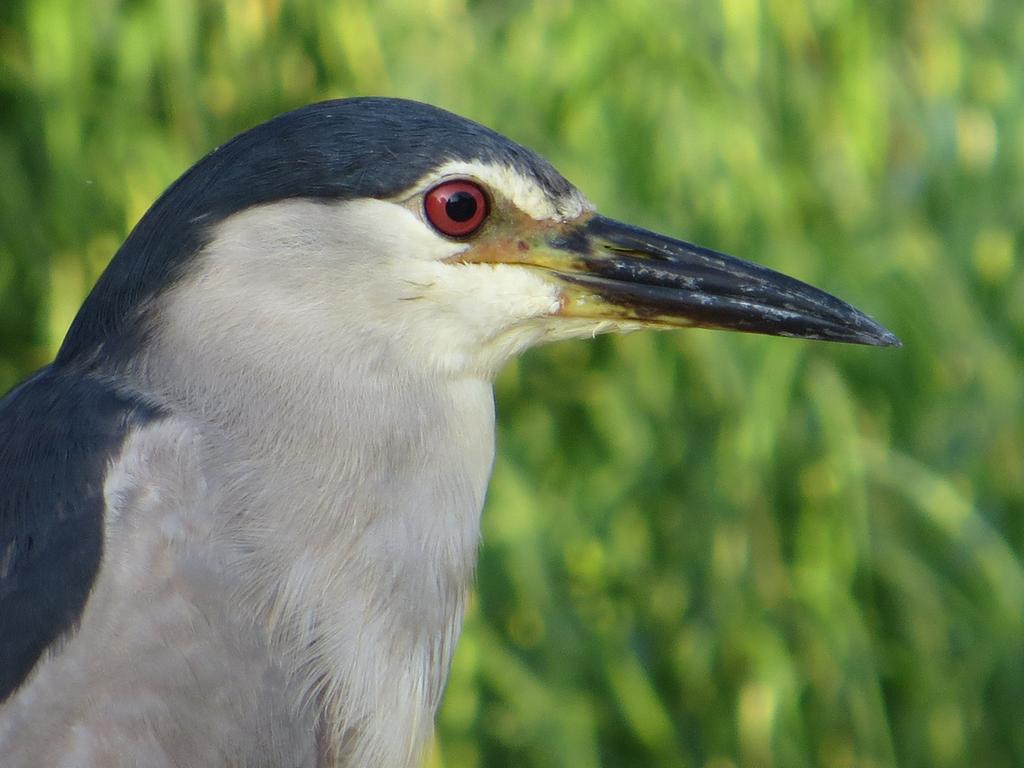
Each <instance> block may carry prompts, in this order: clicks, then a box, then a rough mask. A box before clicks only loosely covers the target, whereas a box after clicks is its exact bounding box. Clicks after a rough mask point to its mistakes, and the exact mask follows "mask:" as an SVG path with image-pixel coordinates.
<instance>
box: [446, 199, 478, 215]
mask: <svg viewBox="0 0 1024 768" xmlns="http://www.w3.org/2000/svg"><path fill="white" fill-rule="evenodd" d="M444 212H445V213H447V214H448V218H450V219H451V220H452V221H469V220H470V219H472V218H473V216H474V214H476V198H475V197H473V195H471V194H470V193H469V192H456V193H455V194H454V195H452V196H451V197H449V198H448V201H447V202H446V203H445V204H444Z"/></svg>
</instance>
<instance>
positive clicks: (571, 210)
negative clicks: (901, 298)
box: [0, 97, 900, 768]
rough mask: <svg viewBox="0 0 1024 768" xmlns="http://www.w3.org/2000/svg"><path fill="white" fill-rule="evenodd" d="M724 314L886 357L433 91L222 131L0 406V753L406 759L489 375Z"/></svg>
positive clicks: (418, 724)
mask: <svg viewBox="0 0 1024 768" xmlns="http://www.w3.org/2000/svg"><path fill="white" fill-rule="evenodd" d="M692 327H696V328H710V329H724V330H731V331H741V332H748V333H759V334H769V335H777V336H789V337H794V338H800V339H817V340H824V341H833V342H848V343H853V344H863V345H873V346H881V347H886V346H889V347H894V346H899V343H900V342H899V340H898V339H897V338H896V336H895V335H893V334H892V333H891V332H890V331H888V330H886V329H885V328H884V327H883V326H881V325H880V324H878V323H877V322H875V321H874V320H872V319H871V318H870V317H868V316H867V315H866V314H864V313H862V312H860V311H859V310H857V309H855V308H853V307H852V306H850V305H849V304H847V303H845V302H844V301H841V300H840V299H838V298H835V297H833V296H832V295H830V294H828V293H825V292H824V291H821V290H819V289H817V288H814V287H812V286H810V285H808V284H806V283H803V282H800V281H799V280H796V279H794V278H791V277H788V276H785V275H783V274H780V273H778V272H775V271H772V270H770V269H768V268H766V267H763V266H759V265H756V264H754V263H751V262H747V261H743V260H740V259H738V258H734V257H731V256H728V255H725V254H722V253H718V252H716V251H713V250H710V249H706V248H703V247H699V246H696V245H693V244H690V243H687V242H685V241H682V240H677V239H674V238H672V237H668V236H665V235H661V234H657V233H654V232H651V231H647V230H644V229H641V228H638V227H634V226H631V225H629V224H625V223H621V222H618V221H615V220H613V219H611V218H607V217H605V216H602V215H601V214H599V213H598V212H597V211H596V210H595V207H594V206H593V205H592V204H591V203H590V202H589V201H588V199H587V198H586V197H585V196H584V194H583V193H582V192H580V191H579V190H578V189H577V188H576V187H575V186H573V185H572V184H571V183H570V182H569V181H567V180H566V179H565V178H564V177H563V176H562V175H561V174H560V173H559V172H558V171H556V170H555V168H554V167H553V166H552V165H551V164H549V163H548V162H547V161H546V160H545V159H543V158H542V157H541V156H540V155H538V154H536V153H534V152H533V151H531V150H529V149H527V148H525V147H523V146H521V145H520V144H517V143H515V142H514V141H512V140H510V139H508V138H506V137H504V136H502V135H501V134H499V133H497V132H495V131H493V130H491V129H490V128H487V127H484V126H483V125H481V124H478V123H476V122H473V121H470V120H468V119H465V118H462V117H460V116H457V115H455V114H453V113H450V112H447V111H444V110H442V109H439V108H437V107H434V106H430V105H427V104H424V103H420V102H415V101H409V100H402V99H395V98H383V97H358V98H347V99H338V100H332V101H325V102H320V103H316V104H311V105H308V106H305V107H301V108H299V109H296V110H294V111H291V112H287V113H285V114H282V115H279V116H277V117H275V118H273V119H270V120H269V121H267V122H265V123H262V124H260V125H258V126H256V127H254V128H251V129H249V130H247V131H245V132H243V133H241V134H239V135H238V136H236V137H234V138H233V139H231V140H230V141H228V142H226V143H224V144H223V145H222V146H219V147H217V148H216V149H214V150H212V151H211V152H210V153H209V154H207V155H206V156H205V157H203V158H202V159H201V160H199V161H198V162H197V163H196V164H195V165H193V166H192V167H191V168H190V169H189V170H187V171H186V172H185V173H184V174H183V175H182V176H181V177H180V178H178V180H177V181H175V182H174V183H173V184H171V186H170V187H169V188H168V189H167V190H166V191H165V192H164V193H163V194H162V195H161V196H160V197H159V198H158V199H157V200H156V202H155V203H154V204H153V205H152V207H151V208H150V209H149V210H148V212H146V213H145V215H144V216H143V217H142V218H141V220H140V221H139V222H138V224H137V225H136V226H135V227H134V229H133V230H132V231H131V232H130V234H129V235H128V237H127V239H126V240H125V241H124V243H123V245H121V247H120V248H119V249H118V250H117V252H116V253H115V254H114V256H113V258H112V260H111V262H110V264H109V265H108V267H107V268H106V269H105V271H103V273H102V274H101V276H100V277H99V279H98V281H97V282H96V284H95V286H94V287H93V288H92V290H91V292H90V293H89V294H88V296H87V297H86V298H85V300H84V302H83V304H82V306H81V308H80V311H79V312H78V313H77V315H76V316H75V318H74V320H73V322H72V323H71V326H70V328H69V330H68V332H67V335H66V337H65V338H64V340H63V343H62V344H61V346H60V347H59V350H58V352H57V354H56V356H55V358H54V360H53V362H51V363H50V364H49V365H46V366H45V367H43V368H42V369H40V370H39V371H37V372H36V373H35V374H33V375H31V376H30V377H29V378H27V379H26V380H25V381H23V382H22V383H20V384H18V385H16V386H15V387H14V388H13V389H12V390H11V391H10V392H8V393H7V394H6V395H5V396H4V397H3V399H2V400H0V477H2V478H3V482H2V485H0V616H2V620H0V701H2V703H0V757H2V760H0V761H2V763H3V765H5V766H9V767H11V768H14V767H27V766H56V765H67V766H75V767H76V768H84V767H86V766H104V767H107V768H109V767H111V766H144V767H149V766H246V767H248V766H289V767H292V766H294V767H305V766H317V767H319V768H326V767H327V766H349V767H352V766H360V767H362V766H373V767H381V768H406V767H408V766H414V765H417V764H418V763H419V761H420V760H421V759H422V758H423V755H424V750H425V745H427V744H428V742H429V740H430V738H431V735H432V729H433V720H434V715H435V713H436V711H437V709H438V706H439V703H440V701H441V698H442V692H443V689H444V685H445V679H446V676H447V673H448V670H449V665H450V663H451V659H452V654H453V651H454V649H455V647H456V643H457V640H458V637H459V633H460V629H461V625H462V619H463V613H464V610H465V607H466V601H467V595H468V594H469V593H470V590H471V589H472V583H473V576H474V568H475V564H476V559H477V550H478V545H479V529H480V517H481V512H482V508H483V505H484V500H485V494H486V490H487V485H488V481H489V476H490V473H491V468H492V464H493V460H494V450H495V448H494V430H495V411H494V395H493V386H492V382H493V380H494V378H495V376H496V375H497V373H498V371H499V370H500V369H501V368H502V366H504V365H505V364H506V363H508V362H509V361H510V360H512V359H513V358H515V357H516V356H518V355H519V354H521V353H523V352H524V351H526V350H527V349H529V348H531V347H535V346H537V345H539V344H543V343H548V342H553V341H557V340H563V339H574V338H580V339H583V338H590V337H593V336H596V335H598V334H603V333H608V332H625V331H635V330H640V329H673V328H692Z"/></svg>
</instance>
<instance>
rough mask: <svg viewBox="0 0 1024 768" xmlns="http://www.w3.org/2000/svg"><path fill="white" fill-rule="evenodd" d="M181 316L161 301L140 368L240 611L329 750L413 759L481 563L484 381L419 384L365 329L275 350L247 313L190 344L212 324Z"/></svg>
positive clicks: (486, 430)
mask: <svg viewBox="0 0 1024 768" xmlns="http://www.w3.org/2000/svg"><path fill="white" fill-rule="evenodd" d="M180 309H181V311H175V310H174V308H173V306H172V307H171V309H169V310H167V311H166V312H165V316H164V319H165V321H166V322H165V323H163V324H162V325H163V326H164V330H163V332H162V334H161V336H160V337H159V338H158V339H156V341H155V343H154V344H153V347H152V352H151V354H150V356H149V357H148V358H146V360H145V361H144V362H143V363H142V365H141V370H140V371H138V373H139V374H141V377H142V379H143V380H145V381H146V382H148V387H149V389H150V394H152V395H153V396H155V397H156V398H158V399H159V400H160V401H162V402H164V403H167V404H169V405H170V407H171V408H172V409H173V410H174V411H175V412H177V413H180V414H183V415H186V416H187V417H188V419H189V420H190V421H192V422H193V423H194V424H195V425H196V426H197V427H198V429H199V430H200V432H201V434H202V435H203V443H204V450H205V451H206V453H207V455H206V456H205V457H204V463H205V466H208V467H210V473H209V482H211V484H212V485H215V486H216V493H217V494H218V495H219V496H220V502H219V503H218V505H217V509H216V512H215V514H216V515H217V516H218V519H217V520H216V521H215V527H216V529H217V530H218V531H219V533H218V536H219V537H220V544H219V549H220V550H222V551H223V552H225V557H226V558H227V559H228V560H229V561H230V568H231V570H232V572H233V573H234V574H235V575H236V576H237V578H238V581H237V584H238V588H237V591H238V594H237V606H238V608H239V610H240V611H241V612H242V613H243V616H248V617H250V618H251V619H253V620H255V621H257V622H258V623H259V624H260V625H262V626H263V627H264V628H265V629H266V631H267V633H268V636H269V637H270V638H271V641H272V642H273V643H274V644H275V645H276V647H277V648H278V653H279V654H280V655H281V657H282V658H283V659H284V660H285V662H286V665H287V664H288V663H289V662H291V664H290V672H291V674H292V675H294V676H295V678H296V679H297V680H298V685H297V686H295V687H296V688H297V689H299V690H301V691H302V692H303V695H304V696H305V697H307V700H308V702H311V703H313V705H314V707H315V708H316V709H317V710H318V711H319V712H320V713H321V722H322V723H327V724H329V725H328V726H327V727H326V730H325V732H324V738H325V741H326V748H327V750H328V751H329V752H333V753H334V754H335V756H337V757H338V758H339V759H342V761H343V762H344V763H345V764H352V765H375V766H405V765H409V764H411V762H413V761H415V759H416V758H417V756H418V753H419V750H420V748H421V746H422V744H423V743H424V741H425V740H426V738H427V737H428V736H429V733H430V729H431V724H432V720H433V715H434V712H435V710H436V708H437V705H438V702H439V699H440V694H441V690H442V688H443V685H444V680H445V677H446V675H447V671H448V667H449V663H450V660H451V655H452V652H453V650H454V645H455V641H456V639H457V636H458V634H459V631H460V628H461V623H462V614H463V606H464V599H465V595H466V591H467V589H468V587H469V584H470V581H471V579H472V574H473V569H474V566H475V562H476V551H477V542H478V538H479V517H480V511H481V508H482V506H483V501H484V494H485V490H486V485H487V481H488V478H489V475H490V471H491V466H492V462H493V442H494V413H493V400H492V391H491V385H490V383H489V382H487V381H483V380H481V379H476V378H457V379H445V378H440V379H438V378H432V379H430V380H428V379H427V378H425V377H422V375H421V374H417V373H416V372H415V371H414V370H412V366H409V364H408V363H407V362H404V361H403V360H402V356H401V354H400V351H399V350H394V349H390V348H389V345H388V343H387V340H386V339H384V340H382V339H379V338H378V339H374V338H371V336H370V335H363V336H361V337H360V338H358V339H357V340H356V341H353V339H352V335H351V334H344V333H342V334H341V335H342V336H343V337H345V338H346V339H347V340H346V342H345V344H346V348H345V350H344V352H343V353H341V352H338V354H337V355H335V354H333V352H334V350H331V349H330V348H324V347H323V346H321V345H317V344H314V343H311V342H310V341H309V340H308V339H300V338H293V339H290V340H287V341H286V342H285V344H283V345H282V344H281V343H280V342H281V337H282V329H281V327H280V326H277V327H275V328H274V329H273V331H274V333H270V331H271V329H270V328H261V327H260V324H261V323H267V322H270V321H269V320H261V319H260V318H258V317H254V318H251V323H250V325H249V326H248V327H249V329H250V330H251V333H250V334H249V335H248V339H247V340H246V341H245V342H244V343H239V342H238V340H237V338H230V337H228V336H225V337H224V338H217V337H216V336H210V335H207V336H205V337H203V338H201V339H200V338H197V335H196V333H195V332H194V331H192V330H191V329H193V328H195V327H200V328H202V327H211V326H209V325H206V324H205V323H204V324H199V323H201V322H202V318H197V317H196V316H195V313H196V312H197V311H201V310H199V309H197V308H196V307H194V306H191V307H190V306H185V307H181V308H180ZM262 339H275V343H276V344H277V346H273V347H268V346H263V345H262V343H261V341H260V340H262ZM313 349H315V350H316V352H315V353H314V352H312V351H311V350H313ZM338 359H343V360H346V364H345V366H344V367H342V366H340V365H338V364H337V363H336V362H335V361H336V360H338ZM351 361H358V362H357V364H356V365H353V363H352V362H351ZM298 372H301V373H298Z"/></svg>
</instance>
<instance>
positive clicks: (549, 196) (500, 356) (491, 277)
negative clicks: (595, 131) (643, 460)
mask: <svg viewBox="0 0 1024 768" xmlns="http://www.w3.org/2000/svg"><path fill="white" fill-rule="evenodd" d="M172 305H173V306H175V307H176V308H177V309H176V313H177V316H178V318H179V324H180V323H184V324H185V326H188V325H189V324H191V325H192V326H193V329H194V334H195V336H196V338H201V337H204V336H205V337H208V338H220V339H221V340H222V341H223V343H224V344H226V345H231V346H233V347H234V348H235V349H241V350H243V352H244V350H245V348H246V345H247V344H248V345H249V346H251V347H252V354H253V355H254V356H259V355H261V354H263V353H264V352H265V351H266V350H265V349H262V348H261V346H260V344H258V343H255V342H254V341H253V340H254V339H258V340H262V341H264V342H266V343H278V344H283V345H296V344H298V345H301V344H303V343H308V344H309V347H310V349H315V350H316V351H317V354H330V350H331V349H338V350H339V354H345V351H346V349H347V348H350V347H352V346H353V345H363V346H373V347H374V348H377V349H384V348H388V349H391V350H392V351H393V352H395V353H396V354H397V355H398V356H400V357H403V358H405V359H407V360H409V361H410V362H411V364H413V365H415V366H417V367H421V368H422V367H423V366H427V367H429V368H433V369H438V370H440V371H443V372H445V373H449V374H453V375H463V374H466V373H470V374H477V375H481V376H484V377H489V376H492V375H493V374H494V373H495V372H496V371H497V370H498V368H500V366H501V365H502V364H503V363H505V362H506V361H508V360H509V359H510V358H511V357H513V356H514V355H516V354H518V353H519V352H521V351H523V350H524V349H526V348H527V347H529V346H532V345H535V344H538V343H541V342H544V341H548V340H554V339H560V338H568V337H573V336H590V335H594V334H597V333H603V332H606V331H613V330H634V329H637V328H644V327H657V328H667V327H683V326H695V327H703V328H722V329H727V330H736V331H745V332H750V333H765V334H772V335H779V336H793V337H799V338H808V339H820V340H826V341H843V342H851V343H857V344H872V345H879V346H893V345H897V344H898V343H899V342H898V341H897V339H896V337H895V336H893V335H892V334H891V333H889V332H888V331H886V330H885V329H884V328H883V327H881V326H880V325H878V324H877V323H875V322H874V321H873V320H871V319H870V318H869V317H867V316H866V315H864V314H863V313H861V312H859V311H858V310H856V309H854V308H853V307H851V306H850V305H848V304H846V303H845V302H843V301H840V300H839V299H836V298H834V297H833V296H830V295H829V294H827V293H824V292H823V291H820V290H818V289H816V288H813V287H811V286H809V285H807V284H805V283H802V282H800V281H798V280H795V279H793V278H790V277H786V276H784V275H782V274H779V273H777V272H773V271H771V270H769V269H766V268H764V267H761V266H758V265H755V264H752V263H749V262H746V261H741V260H739V259H736V258H733V257H730V256H726V255H723V254H720V253H717V252H714V251H711V250H707V249H704V248H701V247H698V246H694V245H691V244H689V243H686V242H683V241H680V240H675V239H672V238H669V237H665V236H663V235H658V234H655V233H653V232H648V231H646V230H642V229H638V228H636V227H632V226H630V225H627V224H622V223H619V222H616V221H613V220H611V219H608V218H605V217H603V216H601V215H599V214H598V213H596V212H595V210H594V208H593V206H592V205H591V204H590V203H589V202H588V201H587V199H586V198H585V197H584V196H583V195H582V194H581V193H580V192H579V191H578V190H577V189H576V188H575V187H574V186H572V185H571V184H570V183H569V182H568V181H566V180H565V179H564V178H563V177H562V176H561V175H560V174H559V173H558V172H557V171H555V169H554V168H552V167H551V165H550V164H549V163H548V162H547V161H545V160H544V159H543V158H541V157H539V156H538V155H536V154H535V153H533V152H531V151H529V150H527V149H525V148H523V147H521V146H520V145H518V144H515V143H514V142H512V141H510V140H509V139H506V138H505V137H503V136H501V135H499V134H497V133H495V132H493V131H491V130H489V129H487V128H485V127H483V126H480V125H478V124H476V123H473V122H471V121H469V120H465V119H463V118H460V117H458V116H456V115H452V114H450V113H448V112H445V111H443V110H440V109H436V108H434V107H430V106H427V105H424V104H419V103H416V102H409V101H403V100H397V99H377V98H363V99H348V100H342V101H334V102H324V103H321V104H315V105H312V106H309V107H305V108H303V109H300V110H296V111H295V112H291V113H288V114H285V115H282V116H280V117H278V118H276V119H274V120H271V121H270V122H268V123H264V124H263V125H260V126H258V127H256V128H254V129H252V130H250V131H247V132H245V133H243V134H241V135H239V136H238V137H236V138H235V139H233V140H232V141H231V142H229V143H228V144H226V145H224V146H223V147H220V148H218V149H217V150H215V151H214V152H212V153H211V154H210V155H208V156H207V157H206V158H204V159H203V160H202V161H200V162H199V163H197V164H196V165H195V166H194V167H193V168H192V169H190V170H189V171H188V172H187V173H186V174H185V175H184V176H182V177H181V178H180V179H179V180H178V181H177V182H176V183H175V184H174V185H172V187H171V188H170V189H169V190H168V191H167V192H166V193H165V194H164V196H163V197H162V198H161V199H160V200H158V201H157V203H156V204H155V205H154V206H153V208H152V209H151V210H150V211H149V213H147V215H146V216H145V217H144V218H143V220H142V221H141V222H140V223H139V225H138V226H137V227H136V229H135V230H134V231H133V233H132V235H131V236H130V237H129V239H128V240H127V241H126V243H125V245H124V246H123V247H122V249H121V250H120V252H119V253H118V255H117V257H116V258H115V260H114V262H113V263H112V265H111V267H110V268H109V269H108V270H107V272H106V273H105V274H104V276H103V277H102V278H101V280H100V282H99V284H98V285H97V287H96V289H95V290H94V291H93V294H92V295H91V296H90V297H89V299H88V300H87V302H86V304H85V305H84V306H83V309H82V312H81V313H80V315H79V317H78V318H77V319H76V321H75V324H74V326H73V327H72V329H71V331H70V333H69V335H68V339H67V340H66V342H65V345H64V347H63V349H62V351H61V357H63V358H65V359H68V358H72V357H75V356H82V357H89V356H92V357H96V356H98V354H97V353H98V352H99V351H100V350H103V351H104V352H105V354H106V355H108V356H113V357H117V356H118V355H119V354H125V353H124V352H123V350H126V349H128V350H130V349H132V348H133V346H135V342H137V341H138V340H139V339H142V338H146V337H148V336H151V335H152V334H154V333H158V332H159V331H158V329H157V326H158V325H160V323H157V322H156V321H154V317H158V316H159V317H160V318H161V321H160V322H161V323H163V322H165V321H166V307H168V306H172ZM181 333H184V334H185V335H188V329H187V327H186V328H183V329H182V330H181ZM273 339H277V342H273V341H271V340H273Z"/></svg>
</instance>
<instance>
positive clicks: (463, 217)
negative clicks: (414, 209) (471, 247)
mask: <svg viewBox="0 0 1024 768" xmlns="http://www.w3.org/2000/svg"><path fill="white" fill-rule="evenodd" d="M423 212H424V214H425V215H426V217H427V221H428V222H430V226H432V227H433V228H434V229H436V230H437V231H438V232H440V233H441V234H442V235H445V236H447V237H469V236H470V235H472V234H473V233H474V232H476V231H477V230H478V229H480V227H481V225H482V224H483V223H484V220H485V219H486V218H487V214H488V213H490V206H489V205H488V202H487V195H486V194H485V193H484V190H483V189H482V188H481V187H480V185H479V184H476V183H474V182H472V181H467V180H466V179H453V180H451V181H442V182H441V183H440V184H438V185H437V186H435V187H431V188H430V189H429V190H427V193H426V194H425V195H424V196H423Z"/></svg>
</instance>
